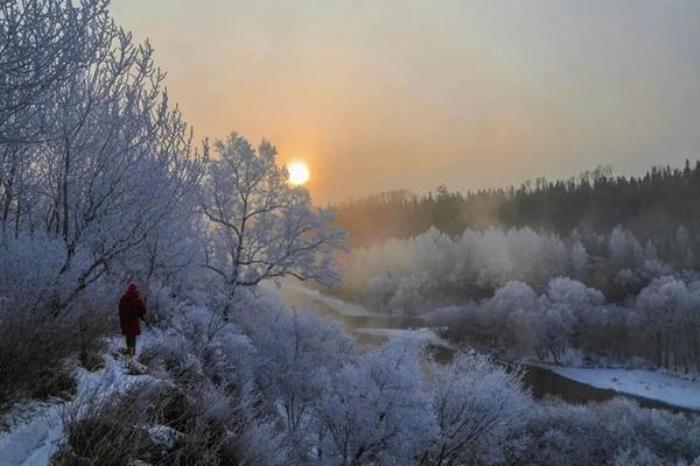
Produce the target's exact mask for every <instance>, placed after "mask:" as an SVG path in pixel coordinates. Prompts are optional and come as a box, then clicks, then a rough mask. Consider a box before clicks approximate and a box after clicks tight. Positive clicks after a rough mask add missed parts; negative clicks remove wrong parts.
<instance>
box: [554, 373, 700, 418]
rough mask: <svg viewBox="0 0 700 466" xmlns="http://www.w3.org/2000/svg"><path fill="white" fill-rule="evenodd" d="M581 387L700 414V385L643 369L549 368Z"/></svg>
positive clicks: (699, 383)
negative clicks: (636, 397) (579, 384)
mask: <svg viewBox="0 0 700 466" xmlns="http://www.w3.org/2000/svg"><path fill="white" fill-rule="evenodd" d="M547 368H548V369H550V370H551V371H552V372H555V373H556V374H559V375H561V376H562V377H566V378H567V379H571V380H574V381H576V382H579V383H583V384H586V385H590V386H592V387H596V388H606V389H611V390H615V391H617V392H620V393H626V394H628V395H636V396H640V397H643V398H649V399H652V400H657V401H662V402H664V403H668V404H670V405H674V406H679V407H682V408H689V409H695V410H700V382H695V381H690V380H683V379H680V378H678V377H673V376H670V375H666V374H662V373H659V372H654V371H649V370H642V369H586V368H575V367H557V366H547Z"/></svg>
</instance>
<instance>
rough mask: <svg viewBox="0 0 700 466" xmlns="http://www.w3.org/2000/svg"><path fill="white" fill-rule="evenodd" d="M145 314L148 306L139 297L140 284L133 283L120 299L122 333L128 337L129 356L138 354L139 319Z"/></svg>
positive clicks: (126, 352)
mask: <svg viewBox="0 0 700 466" xmlns="http://www.w3.org/2000/svg"><path fill="white" fill-rule="evenodd" d="M145 315H146V306H144V304H143V301H141V298H140V297H139V289H138V286H136V284H135V283H132V284H130V285H129V287H128V289H127V291H126V293H124V296H122V298H121V299H120V300H119V325H120V326H121V329H122V335H124V336H125V337H126V351H125V354H126V355H127V356H130V357H131V356H134V355H135V354H136V337H137V336H138V335H140V334H141V326H140V325H139V319H143V318H144V316H145ZM144 322H145V320H144Z"/></svg>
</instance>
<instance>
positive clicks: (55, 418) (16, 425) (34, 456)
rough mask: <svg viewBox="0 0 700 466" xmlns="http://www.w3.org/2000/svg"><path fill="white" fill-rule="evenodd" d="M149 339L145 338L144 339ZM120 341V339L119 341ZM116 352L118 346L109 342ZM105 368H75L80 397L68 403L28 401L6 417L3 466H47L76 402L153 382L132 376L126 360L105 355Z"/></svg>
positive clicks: (0, 446) (0, 436) (0, 454)
mask: <svg viewBox="0 0 700 466" xmlns="http://www.w3.org/2000/svg"><path fill="white" fill-rule="evenodd" d="M146 339H148V336H146V338H143V340H146ZM119 341H121V340H119ZM109 346H110V349H112V351H116V349H117V348H118V347H119V343H118V342H117V341H116V340H110V341H109ZM102 356H103V357H104V363H105V365H104V367H103V368H102V369H100V370H98V371H95V372H89V371H87V370H85V369H83V368H81V367H78V368H76V369H75V370H76V372H75V377H76V382H77V394H76V397H75V398H74V399H73V400H71V401H66V402H44V403H39V402H28V403H26V404H24V405H23V406H22V407H21V408H16V409H14V410H11V411H10V412H9V413H7V415H6V419H7V420H8V424H9V430H7V431H0V465H1V466H15V465H17V466H46V465H47V464H49V460H50V458H51V455H53V453H54V452H55V451H56V447H57V446H58V445H59V443H60V442H61V441H62V440H63V434H64V432H63V423H62V415H63V414H64V413H65V412H66V410H69V409H70V408H71V406H72V405H73V404H75V403H80V402H82V401H84V400H86V399H89V398H92V397H94V396H109V395H111V394H113V393H117V392H123V391H125V390H126V389H127V388H128V387H129V386H130V385H131V384H132V383H134V382H136V381H144V380H147V379H152V378H151V377H150V376H148V375H130V374H129V368H128V367H127V363H126V361H124V360H123V359H121V358H117V359H115V358H114V357H112V356H111V355H110V354H103V355H102Z"/></svg>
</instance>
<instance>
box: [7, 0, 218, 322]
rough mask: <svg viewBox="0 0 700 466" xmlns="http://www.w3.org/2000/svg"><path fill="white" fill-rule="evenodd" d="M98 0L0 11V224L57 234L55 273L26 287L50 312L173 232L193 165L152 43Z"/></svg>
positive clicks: (192, 182) (195, 172)
mask: <svg viewBox="0 0 700 466" xmlns="http://www.w3.org/2000/svg"><path fill="white" fill-rule="evenodd" d="M107 7H108V2H107V1H99V0H88V1H85V2H80V3H78V4H75V2H70V1H63V0H46V1H36V2H34V1H32V2H3V3H2V10H0V11H1V12H2V13H0V18H1V19H2V21H0V31H2V32H0V34H2V35H3V37H4V38H6V39H7V40H6V41H3V42H2V46H0V67H5V68H7V67H9V68H10V69H9V71H8V73H7V74H3V75H2V77H1V78H0V81H2V80H4V81H3V85H2V86H0V94H2V95H0V102H2V103H0V107H1V108H0V112H4V113H5V115H7V116H6V118H5V119H2V118H0V119H1V120H2V124H3V127H2V128H1V129H0V131H2V132H3V134H4V136H3V138H4V139H3V140H2V141H0V156H1V157H2V160H0V165H2V167H0V188H1V189H0V205H2V232H3V236H4V238H7V237H8V235H10V234H11V235H12V236H14V237H15V238H17V237H20V236H22V235H28V236H29V237H36V238H38V239H39V240H41V237H42V236H43V237H45V238H48V239H49V240H50V241H60V242H61V243H62V246H63V247H62V251H61V252H60V254H59V255H57V256H56V261H57V262H58V263H60V266H59V268H58V271H57V272H56V274H55V276H54V278H53V280H51V282H50V283H48V284H47V286H39V287H37V289H36V290H35V293H34V294H33V298H34V299H35V301H34V303H35V306H39V305H43V303H45V302H47V301H48V302H50V305H51V307H52V308H54V309H55V312H56V314H57V315H58V314H60V313H61V312H62V310H64V309H66V308H67V307H68V306H69V305H70V304H71V303H72V302H73V301H74V300H75V298H76V297H78V296H79V295H80V294H81V293H82V292H83V291H84V290H85V289H86V288H88V287H89V286H90V285H92V284H94V283H96V282H97V281H99V280H100V279H101V278H103V277H104V276H106V275H107V274H111V275H112V276H113V277H114V278H117V277H119V278H120V279H122V280H123V279H128V278H134V277H133V276H131V275H132V271H133V269H134V266H133V263H134V262H141V261H142V258H143V255H142V253H143V251H142V250H139V248H140V247H141V246H143V245H144V244H145V243H146V242H149V243H150V244H155V243H157V242H159V238H164V237H165V236H167V235H171V232H174V231H176V230H177V228H173V226H174V224H175V223H177V222H178V221H179V220H180V219H182V218H183V216H182V215H181V214H182V212H183V210H187V207H186V203H185V202H184V201H185V199H186V198H187V197H188V196H190V195H192V194H193V193H194V191H195V188H196V187H197V184H198V182H199V178H200V175H201V172H202V167H203V165H202V161H203V157H202V155H204V153H198V152H197V151H196V150H195V149H194V147H193V145H192V138H191V132H190V131H189V128H188V126H187V124H186V123H185V122H184V120H183V118H182V115H181V114H180V112H179V110H178V109H177V107H175V108H173V107H172V106H170V105H169V103H168V96H167V94H166V93H165V91H164V87H163V79H164V73H162V72H161V71H160V70H159V69H158V68H157V67H156V65H155V63H154V60H153V50H152V48H151V47H150V45H149V44H148V43H145V44H137V43H135V42H134V41H133V39H132V37H131V34H130V33H128V32H126V31H124V30H123V29H121V28H120V27H118V26H117V25H116V24H114V22H113V21H112V19H111V17H110V16H109V12H108V9H107ZM13 67H19V68H18V69H15V68H13ZM23 73H26V74H27V76H24V75H23ZM25 94H26V96H25ZM25 116H26V118H25ZM186 217H187V216H186V215H185V216H184V218H186ZM166 242H169V243H170V244H172V243H173V241H160V244H164V243H166ZM4 244H6V245H7V244H9V243H8V242H7V241H5V243H4ZM159 251H164V249H163V248H161V249H159ZM159 254H160V253H159ZM129 262H131V263H132V265H129V266H128V267H127V268H126V269H122V265H125V264H128V263H129ZM143 262H147V261H146V260H143ZM143 262H141V263H143ZM138 268H141V269H143V268H148V266H143V267H142V266H141V265H139V266H138Z"/></svg>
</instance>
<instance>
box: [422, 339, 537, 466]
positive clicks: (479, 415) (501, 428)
mask: <svg viewBox="0 0 700 466" xmlns="http://www.w3.org/2000/svg"><path fill="white" fill-rule="evenodd" d="M430 384H431V385H432V398H433V400H432V405H433V409H434V410H435V417H436V421H437V427H438V435H437V438H436V440H435V441H434V444H433V445H432V448H431V449H430V452H429V453H427V455H428V456H426V458H430V461H431V462H432V463H431V464H443V463H446V464H474V463H478V464H496V463H498V462H501V461H502V460H503V457H502V455H503V452H502V445H503V442H504V440H505V439H506V437H507V435H508V434H509V433H510V432H511V431H512V430H514V429H518V428H519V427H520V426H521V425H522V424H523V423H524V422H526V419H527V415H528V410H529V409H531V408H532V401H531V399H530V398H529V396H528V394H527V393H526V392H524V391H523V389H522V387H521V383H520V378H519V374H518V373H517V372H511V373H508V372H505V371H504V370H503V369H501V368H497V367H495V365H494V364H493V362H491V361H490V360H489V359H488V358H486V357H485V356H481V355H476V354H468V353H459V354H457V355H455V358H454V360H453V361H452V362H451V363H449V364H445V365H442V364H439V363H433V364H431V366H430Z"/></svg>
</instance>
